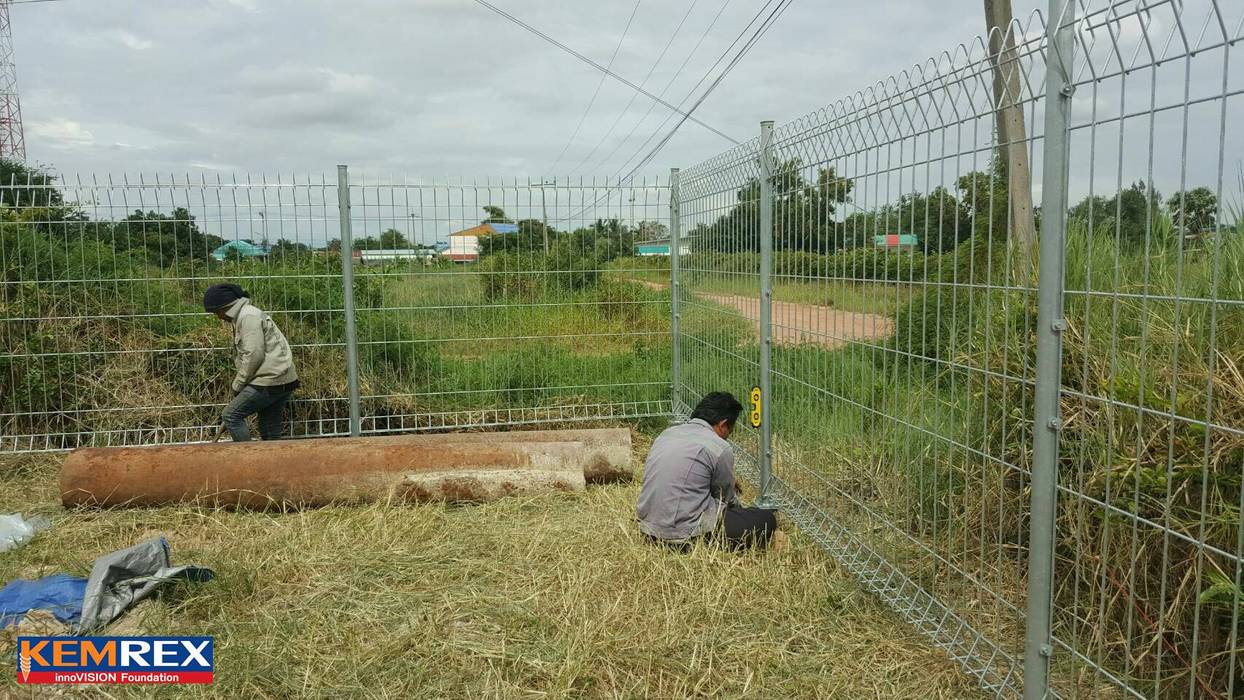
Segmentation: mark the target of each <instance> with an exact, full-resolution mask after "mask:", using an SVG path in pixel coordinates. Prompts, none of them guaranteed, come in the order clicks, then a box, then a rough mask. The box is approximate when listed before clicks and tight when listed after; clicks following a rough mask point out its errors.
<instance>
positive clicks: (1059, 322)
mask: <svg viewBox="0 0 1244 700" xmlns="http://www.w3.org/2000/svg"><path fill="white" fill-rule="evenodd" d="M1050 328H1052V329H1053V330H1054V332H1055V333H1062V332H1063V331H1065V330H1067V319H1065V318H1056V319H1054V321H1053V322H1052V323H1050Z"/></svg>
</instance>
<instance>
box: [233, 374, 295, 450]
mask: <svg viewBox="0 0 1244 700" xmlns="http://www.w3.org/2000/svg"><path fill="white" fill-rule="evenodd" d="M293 394H294V390H293V389H284V388H283V387H282V388H280V389H275V390H274V389H273V388H271V387H263V386H254V385H252V384H247V385H246V386H244V387H242V391H240V392H238V395H237V396H235V397H233V400H232V401H230V402H229V405H228V406H225V410H224V413H222V414H221V420H222V421H223V422H224V424H225V429H226V430H228V431H229V434H230V435H232V436H233V441H234V442H247V441H248V440H250V439H251V430H250V427H249V426H247V425H246V418H247V416H251V415H254V414H256V413H258V414H259V434H260V436H262V437H263V439H264V440H280V439H281V432H282V428H284V426H285V422H284V413H285V404H287V403H289V397H290V396H293Z"/></svg>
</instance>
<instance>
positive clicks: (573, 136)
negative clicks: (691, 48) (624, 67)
mask: <svg viewBox="0 0 1244 700" xmlns="http://www.w3.org/2000/svg"><path fill="white" fill-rule="evenodd" d="M643 1H644V0H635V7H633V8H631V16H630V18H629V19H627V20H626V26H625V27H623V29H622V34H621V35H620V36H619V37H618V45H617V46H615V47H613V55H612V56H610V57H609V65H608V66H606V68H608V69H612V68H613V62H614V61H615V60H617V58H618V52H619V51H621V50H622V43H623V42H625V41H626V35H627V34H629V33H630V31H631V24H632V23H633V22H634V21H635V14H636V13H638V12H639V6H640V5H641V4H643ZM605 77H606V76H605V75H604V74H603V73H602V74H601V76H600V81H598V82H597V83H596V91H595V92H593V93H592V99H590V100H588V102H587V108H586V109H584V110H583V116H581V117H579V124H578V125H577V126H575V128H574V133H572V134H571V135H570V138H568V139H566V145H565V146H562V152H561V153H558V154H557V160H555V161H553V165H551V166H550V167H549V169H548V170H546V171H545V172H547V173H553V172H554V171H555V170H556V169H557V166H558V165H561V162H562V158H564V157H565V155H566V151H567V150H569V149H570V144H572V143H574V140H575V139H576V138H578V136H579V131H580V130H582V129H583V122H585V121H587V115H588V113H589V112H591V111H592V105H594V104H596V98H597V97H599V96H600V88H601V86H603V85H604V84H605ZM631 99H632V100H633V99H635V96H634V94H632V95H631Z"/></svg>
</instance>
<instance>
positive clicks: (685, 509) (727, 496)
mask: <svg viewBox="0 0 1244 700" xmlns="http://www.w3.org/2000/svg"><path fill="white" fill-rule="evenodd" d="M736 502H737V496H736V495H735V492H734V448H732V447H731V446H730V443H728V442H726V441H725V440H723V439H721V438H720V437H718V436H717V433H714V432H713V429H712V427H711V426H709V424H708V423H706V422H705V421H702V420H700V419H698V418H695V419H692V420H691V421H690V422H687V423H683V424H682V425H675V426H673V427H671V428H667V429H666V430H665V431H664V432H662V433H661V435H660V436H658V437H657V439H656V441H655V442H653V443H652V450H651V451H649V452H648V459H647V460H646V461H645V462H644V481H643V486H642V487H641V488H640V490H639V505H638V506H637V507H636V509H635V510H636V513H637V515H638V516H639V529H640V531H642V532H643V533H644V534H647V535H651V536H652V537H657V538H659V539H663V540H685V539H689V538H692V537H697V536H700V535H704V534H707V533H709V532H711V531H712V530H713V529H714V528H716V527H717V523H718V520H719V519H720V518H721V513H722V511H724V510H725V507H726V506H727V505H729V504H732V503H736Z"/></svg>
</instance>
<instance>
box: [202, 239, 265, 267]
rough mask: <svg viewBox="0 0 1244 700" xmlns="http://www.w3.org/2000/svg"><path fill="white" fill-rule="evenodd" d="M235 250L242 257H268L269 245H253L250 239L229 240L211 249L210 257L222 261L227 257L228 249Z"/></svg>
mask: <svg viewBox="0 0 1244 700" xmlns="http://www.w3.org/2000/svg"><path fill="white" fill-rule="evenodd" d="M231 250H236V251H237V252H238V255H241V256H242V257H243V258H266V257H268V252H269V247H268V246H265V245H255V244H254V243H251V242H250V241H229V242H228V243H226V244H224V245H222V246H220V247H219V248H217V249H216V250H213V251H212V258H213V259H214V260H216V261H217V262H224V261H225V260H226V259H227V258H228V257H229V251H231Z"/></svg>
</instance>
